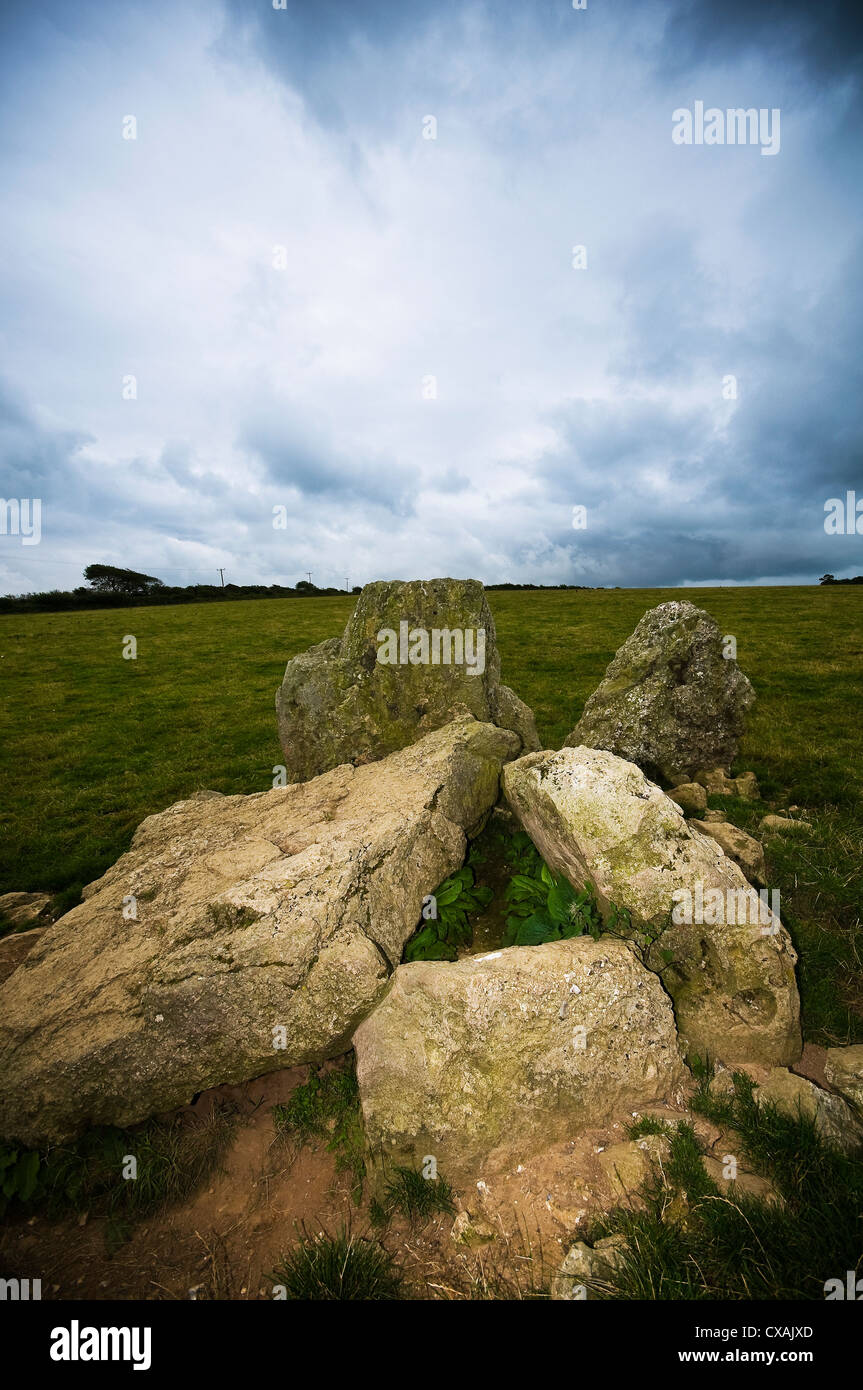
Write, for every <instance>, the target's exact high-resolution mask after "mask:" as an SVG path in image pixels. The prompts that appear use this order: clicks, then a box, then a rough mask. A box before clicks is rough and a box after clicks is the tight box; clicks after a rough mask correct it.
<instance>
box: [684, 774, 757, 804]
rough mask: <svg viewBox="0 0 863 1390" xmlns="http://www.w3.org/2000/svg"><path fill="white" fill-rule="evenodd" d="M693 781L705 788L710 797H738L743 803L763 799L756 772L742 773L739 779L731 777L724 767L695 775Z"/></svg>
mask: <svg viewBox="0 0 863 1390" xmlns="http://www.w3.org/2000/svg"><path fill="white" fill-rule="evenodd" d="M693 781H695V782H697V783H698V784H699V786H702V787H704V789H705V791H706V793H707V795H708V796H736V797H739V798H740V800H741V801H760V799H761V792H760V791H759V789H758V780H757V778H756V776H755V773H754V772H741V774H740V776H739V777H729V775H728V773H727V772H726V770H725V768H724V767H710V768H706V769H702V770H701V771H700V772H696V773H694V774H693Z"/></svg>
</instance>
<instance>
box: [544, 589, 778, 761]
mask: <svg viewBox="0 0 863 1390" xmlns="http://www.w3.org/2000/svg"><path fill="white" fill-rule="evenodd" d="M722 651H723V641H722V633H721V631H720V629H719V627H718V626H717V624H716V623H715V622H714V620H713V618H711V617H710V615H709V614H708V613H705V612H704V610H703V609H701V608H696V607H695V605H694V604H693V603H688V602H685V601H684V602H677V601H674V602H671V603H662V604H660V605H659V607H658V608H651V609H650V610H649V611H648V612H647V613H645V615H644V617H643V618H642V619H641V622H640V623H639V624H638V626H637V627H636V629H635V631H634V632H633V634H632V636H631V637H628V638H627V640H626V641H625V642H624V644H623V646H622V647H621V648H620V649H619V651H618V652H617V653H616V654H615V656H614V659H613V661H612V662H611V665H610V666H609V667H608V670H607V671H606V673H605V676H604V677H603V679H602V682H601V683H600V685H599V686H598V687H597V689H596V690H595V691H594V692H593V694H592V695H591V697H590V699H589V700H588V701H587V704H586V705H585V707H584V711H583V713H582V716H581V719H580V720H579V722H578V724H577V725H576V727H575V729H574V730H573V732H572V733H571V734H570V736H569V738H568V739H567V740H566V745H565V746H566V747H573V748H575V747H578V746H579V745H585V746H586V747H589V748H604V749H607V750H608V751H609V752H612V753H617V754H618V755H619V756H620V757H622V758H626V759H627V760H628V761H630V762H634V763H638V765H639V767H641V768H642V769H643V770H644V771H645V772H647V773H648V775H649V776H652V777H661V778H664V779H666V780H670V779H671V778H672V777H674V776H675V775H679V774H681V773H683V774H687V775H688V776H692V774H694V773H695V772H696V771H697V770H698V769H700V768H705V767H717V766H722V767H730V766H731V763H732V762H733V760H734V758H735V756H736V753H737V745H738V741H739V739H740V737H741V735H742V733H743V726H744V719H745V716H746V712H747V710H748V709H749V708H750V706H751V705H752V703H753V701H754V699H755V692H754V691H753V689H752V686H751V685H750V683H749V681H748V680H747V678H746V676H744V674H743V672H742V671H741V670H740V668H739V667H738V665H737V662H736V661H735V660H733V659H732V658H725V657H724V656H723V655H722Z"/></svg>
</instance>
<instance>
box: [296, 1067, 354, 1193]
mask: <svg viewBox="0 0 863 1390" xmlns="http://www.w3.org/2000/svg"><path fill="white" fill-rule="evenodd" d="M273 1126H274V1128H275V1131H276V1135H277V1137H278V1138H280V1139H287V1140H291V1141H292V1142H293V1143H294V1144H296V1145H297V1146H298V1147H302V1145H303V1144H308V1143H311V1142H312V1141H313V1140H315V1139H326V1141H327V1149H328V1150H329V1152H330V1153H334V1154H335V1156H336V1170H337V1171H338V1172H349V1173H350V1174H351V1176H352V1180H353V1181H352V1193H353V1197H354V1200H355V1201H356V1202H357V1204H359V1202H360V1201H361V1199H362V1191H363V1180H364V1178H365V1174H366V1163H365V1151H366V1146H365V1133H364V1131H363V1119H362V1111H361V1110H360V1093H359V1087H358V1085H357V1077H356V1072H355V1071H354V1069H353V1067H352V1066H346V1067H340V1068H337V1069H335V1070H333V1071H326V1070H321V1071H319V1072H318V1073H317V1074H316V1075H314V1076H311V1077H310V1078H309V1080H308V1081H306V1082H305V1083H304V1084H303V1085H302V1086H298V1087H297V1089H296V1090H295V1091H294V1093H293V1094H292V1096H291V1097H290V1099H289V1100H287V1101H285V1102H284V1104H282V1105H274V1106H273Z"/></svg>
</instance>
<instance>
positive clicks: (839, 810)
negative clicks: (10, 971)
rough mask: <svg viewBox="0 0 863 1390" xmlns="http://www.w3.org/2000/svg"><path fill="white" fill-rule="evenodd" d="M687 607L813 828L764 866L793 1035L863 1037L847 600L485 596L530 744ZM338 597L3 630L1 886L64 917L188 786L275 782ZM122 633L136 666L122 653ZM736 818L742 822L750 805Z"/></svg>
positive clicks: (757, 746)
mask: <svg viewBox="0 0 863 1390" xmlns="http://www.w3.org/2000/svg"><path fill="white" fill-rule="evenodd" d="M683 596H686V597H688V598H691V599H693V600H694V601H695V602H697V603H698V604H699V605H701V606H703V607H705V608H707V610H708V611H709V612H710V613H712V614H713V616H714V617H715V618H716V619H717V621H718V622H719V624H720V626H721V628H722V630H723V632H724V633H731V634H733V635H734V636H735V637H736V639H737V647H738V660H739V662H740V665H741V666H742V668H743V670H744V671H746V673H747V674H748V675H749V676H750V678H751V679H752V681H753V684H754V685H755V688H756V691H757V693H758V701H757V704H756V706H755V710H754V712H753V715H752V717H751V720H750V726H749V732H748V734H747V737H746V741H745V743H744V746H743V748H742V750H741V757H740V764H739V765H740V767H741V768H744V767H745V768H752V769H753V770H754V771H755V772H756V773H757V775H758V778H759V781H760V783H761V786H762V791H763V793H764V795H765V796H766V797H768V798H770V799H771V800H772V801H774V802H775V804H777V805H779V806H782V807H784V806H787V805H788V804H789V803H796V804H798V805H800V806H801V807H805V808H806V809H807V810H808V811H809V812H810V813H811V815H812V824H813V830H812V834H811V836H806V837H804V839H803V840H802V841H800V842H796V843H795V844H794V846H790V845H787V844H783V843H780V844H777V845H776V846H775V848H774V850H773V854H772V858H771V867H772V868H773V870H774V873H775V875H776V881H777V882H778V884H779V886H780V887H781V889H782V891H783V900H784V902H785V904H786V909H787V917H788V921H789V925H790V927H791V930H792V932H793V934H794V936H795V940H796V943H797V946H798V949H799V950H800V951H801V982H802V987H803V994H804V1006H805V1010H806V1015H807V1028H808V1033H809V1036H810V1037H813V1038H817V1039H819V1040H828V1041H829V1040H834V1041H841V1042H847V1041H852V1040H858V1038H859V1039H863V942H861V925H860V917H861V912H860V881H859V871H858V864H859V857H860V852H861V841H863V720H861V693H863V593H861V591H860V590H859V589H854V588H850V587H842V588H838V587H837V588H830V587H826V588H819V587H817V586H813V587H812V588H751V589H741V588H722V589H698V590H696V591H694V592H693V591H687V592H686V594H685V595H684V593H683V592H682V591H681V590H679V589H678V590H659V589H649V590H648V589H644V590H637V589H627V590H600V591H595V592H589V591H588V592H566V591H562V592H545V593H542V592H535V593H531V592H520V593H519V592H498V593H491V594H490V595H489V600H490V603H491V606H492V610H493V612H494V616H495V622H496V625H497V631H498V642H499V646H500V650H501V656H502V663H503V678H504V680H505V681H506V682H507V683H508V684H510V685H512V686H513V688H514V689H515V690H516V692H517V693H518V694H519V695H521V696H522V698H523V699H525V700H526V701H527V702H528V704H530V705H531V706H532V707H533V709H534V710H535V712H536V716H537V722H538V725H539V731H540V735H541V737H542V739H543V741H544V743H545V744H546V746H550V747H558V746H559V745H560V744H561V742H562V741H563V739H564V737H565V736H566V735H567V734H568V733H569V731H570V730H571V729H572V727H573V725H574V724H575V722H576V720H577V718H578V716H579V714H580V712H581V709H582V706H583V705H584V702H585V700H586V699H587V697H588V695H590V693H591V692H592V691H593V690H594V689H595V687H596V685H597V684H598V682H599V680H600V679H601V677H602V674H603V672H604V670H605V667H606V665H607V664H608V662H609V660H610V659H611V656H612V654H613V653H614V651H615V650H616V648H617V647H618V646H619V645H620V643H621V642H622V641H623V640H624V639H625V638H626V637H627V636H628V634H629V633H630V632H631V631H632V629H633V627H634V626H635V624H636V622H637V621H638V619H639V618H640V617H641V616H642V614H643V613H644V612H645V610H646V609H647V608H650V607H652V606H654V605H655V604H657V603H661V602H663V601H665V600H666V599H669V598H681V597H683ZM352 604H353V600H352V599H350V598H347V597H345V598H343V599H342V598H332V599H287V600H261V601H245V602H237V603H224V604H221V603H220V604H200V605H194V606H191V605H190V606H178V607H176V608H134V609H126V610H120V611H117V610H114V611H104V612H94V613H83V612H81V613H70V614H28V615H24V616H18V615H14V616H3V617H0V690H2V705H0V785H2V788H3V791H2V810H0V892H7V891H10V890H12V889H31V890H34V889H45V890H48V891H51V892H53V893H56V894H57V895H58V902H59V905H60V906H62V907H64V908H67V907H69V906H71V905H72V904H73V903H74V902H76V901H77V899H78V895H79V894H80V890H81V888H82V886H83V885H84V884H85V883H88V882H89V881H91V880H92V879H94V878H97V877H98V876H99V875H100V874H101V873H103V872H104V870H105V869H106V868H107V867H108V866H109V865H110V864H111V863H112V862H113V861H114V860H115V859H116V858H117V856H118V855H119V854H121V853H122V852H123V851H124V850H125V849H126V848H127V847H128V844H129V840H130V837H131V834H132V831H133V830H134V828H135V826H136V825H137V824H138V823H139V822H140V821H141V820H143V818H144V817H145V816H146V815H149V814H150V813H151V812H153V811H157V810H160V809H162V808H163V807H165V806H167V805H169V804H170V803H171V802H172V801H177V800H179V799H181V798H182V797H186V796H188V795H190V794H191V793H192V792H194V791H195V790H196V789H198V788H201V787H211V788H214V789H215V790H217V791H222V792H253V791H262V790H265V789H267V788H268V787H270V786H271V785H272V775H273V771H272V770H273V768H274V766H275V765H277V764H278V763H279V762H280V761H281V754H280V750H279V746H278V741H277V738H276V722H275V713H274V707H273V701H274V696H275V691H276V687H277V686H278V684H279V681H280V680H281V676H282V671H283V668H284V665H285V662H286V661H287V660H288V658H289V657H291V656H293V655H295V654H296V653H297V652H300V651H302V650H304V649H305V648H306V647H308V646H309V645H311V644H312V643H314V642H318V641H321V640H323V639H324V638H326V637H331V636H335V635H337V634H338V633H340V632H341V630H342V628H343V627H344V624H345V622H346V620H347V617H348V615H349V613H350V611H351V608H352ZM127 634H132V635H134V636H135V638H136V639H137V659H136V660H124V659H123V656H122V650H123V640H124V637H125V636H126V635H127ZM763 809H764V808H763V807H761V808H757V811H756V812H755V814H754V819H755V821H756V823H757V819H758V818H759V817H760V815H761V814H762V812H763ZM732 814H733V815H734V818H735V819H737V820H738V823H739V824H741V825H744V826H746V825H751V824H752V820H753V811H752V808H751V807H747V806H746V805H745V804H744V803H740V804H739V805H738V806H736V807H734V808H732ZM783 915H784V916H785V915H786V914H785V913H784V914H783Z"/></svg>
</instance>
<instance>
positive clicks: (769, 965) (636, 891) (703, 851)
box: [503, 748, 802, 1066]
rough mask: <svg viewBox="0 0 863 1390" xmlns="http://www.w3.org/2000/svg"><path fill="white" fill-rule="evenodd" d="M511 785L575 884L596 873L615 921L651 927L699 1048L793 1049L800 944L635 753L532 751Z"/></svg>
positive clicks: (786, 1058)
mask: <svg viewBox="0 0 863 1390" xmlns="http://www.w3.org/2000/svg"><path fill="white" fill-rule="evenodd" d="M503 787H504V792H505V793H506V798H507V800H508V802H509V804H510V806H511V807H512V809H513V810H514V811H515V813H516V815H517V816H518V817H519V819H520V820H521V823H522V825H523V826H524V828H525V830H526V831H527V832H528V834H529V835H530V837H531V839H532V840H533V842H534V844H535V845H536V847H537V849H538V850H539V851H540V853H541V854H542V856H543V858H544V859H545V861H546V863H547V864H548V866H549V868H550V869H551V870H552V872H553V873H556V874H564V875H565V877H566V878H567V879H568V880H569V882H570V883H571V884H572V885H573V886H574V887H575V888H579V889H580V888H584V887H585V886H586V885H587V884H593V885H594V888H595V890H596V895H597V901H598V904H599V907H600V909H601V911H602V913H603V916H604V917H605V918H606V920H607V921H609V923H610V924H611V923H612V922H614V923H616V922H617V919H616V917H615V916H614V914H613V911H612V909H613V908H614V907H616V908H618V909H626V911H627V912H629V913H630V914H631V917H632V922H633V927H634V928H635V929H636V930H638V929H643V930H641V935H642V938H643V939H644V940H645V941H646V943H647V946H646V954H645V960H646V963H647V964H648V966H649V967H650V968H651V969H654V970H656V971H657V972H658V973H659V974H660V975H661V977H662V982H663V984H664V985H665V988H666V989H667V990H668V992H669V994H670V995H671V997H672V999H673V1000H674V1008H675V1013H676V1015H677V1026H678V1029H679V1030H680V1033H681V1036H682V1037H683V1038H684V1039H685V1041H686V1043H687V1046H688V1048H689V1051H690V1052H693V1053H697V1054H699V1055H700V1056H702V1057H704V1056H708V1055H709V1056H710V1057H711V1058H721V1059H723V1060H726V1061H735V1062H761V1063H763V1064H765V1065H767V1066H784V1065H786V1064H787V1063H789V1062H793V1061H796V1059H797V1058H798V1057H799V1056H800V1053H801V1050H802V1040H801V1035H800V1000H799V997H798V993H797V984H796V981H795V978H794V965H795V962H796V960H797V956H796V953H795V951H794V948H793V946H792V945H791V939H790V937H789V936H788V933H787V931H786V930H785V928H784V927H783V925H782V923H781V922H780V921H779V919H778V917H776V916H774V915H773V913H772V912H770V911H769V910H763V908H762V903H761V902H760V900H759V896H758V893H757V892H756V891H755V889H754V888H752V887H751V885H750V884H748V883H747V881H746V879H745V878H744V876H743V874H742V872H741V870H740V869H739V868H738V867H737V865H736V864H734V863H732V862H731V860H730V859H728V858H727V857H726V855H725V854H724V853H723V851H722V849H721V848H720V846H719V845H718V844H717V843H716V842H715V841H714V840H713V839H710V838H708V836H707V835H704V834H700V833H699V832H698V831H697V830H695V829H693V827H692V822H691V821H690V822H687V821H685V820H684V818H683V815H682V813H681V810H680V807H679V806H676V805H675V803H674V802H673V801H671V800H670V799H669V798H668V797H667V796H666V795H665V793H664V792H662V791H661V790H660V788H659V787H657V786H656V785H655V784H654V783H652V782H649V781H648V780H647V778H646V777H645V776H644V774H643V772H641V771H640V769H639V768H637V767H636V766H635V764H634V763H629V762H625V761H624V760H623V759H622V758H618V757H615V755H614V754H613V753H606V752H602V751H600V750H597V749H593V748H562V749H561V750H560V751H559V752H557V753H549V752H546V753H530V754H528V755H527V756H526V757H523V758H519V759H518V761H517V762H513V763H510V764H509V766H508V767H506V768H505V769H504V773H503ZM687 894H688V895H689V897H688V903H687ZM687 917H688V920H687ZM699 919H700V920H699ZM615 930H621V927H620V925H619V924H617V925H615ZM602 939H603V940H605V937H603V938H602Z"/></svg>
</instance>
